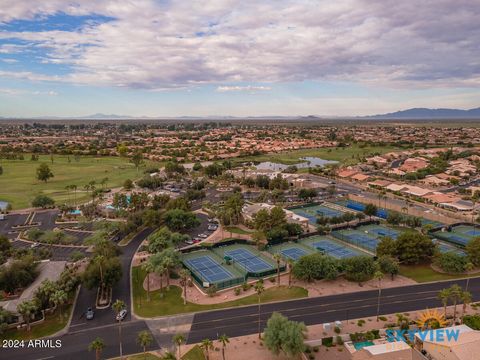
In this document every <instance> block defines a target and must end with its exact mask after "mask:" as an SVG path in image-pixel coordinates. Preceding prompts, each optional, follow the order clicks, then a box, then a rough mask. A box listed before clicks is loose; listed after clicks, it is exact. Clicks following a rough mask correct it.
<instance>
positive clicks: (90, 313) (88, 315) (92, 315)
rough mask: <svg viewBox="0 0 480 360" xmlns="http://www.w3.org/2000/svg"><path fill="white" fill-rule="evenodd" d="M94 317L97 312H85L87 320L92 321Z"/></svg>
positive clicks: (90, 310) (88, 310)
mask: <svg viewBox="0 0 480 360" xmlns="http://www.w3.org/2000/svg"><path fill="white" fill-rule="evenodd" d="M94 316H95V312H94V311H93V310H92V308H88V309H87V311H86V312H85V318H86V319H87V320H92V319H93V317H94Z"/></svg>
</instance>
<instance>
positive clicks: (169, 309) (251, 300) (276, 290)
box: [132, 266, 308, 317]
mask: <svg viewBox="0 0 480 360" xmlns="http://www.w3.org/2000/svg"><path fill="white" fill-rule="evenodd" d="M145 276H146V274H145V271H143V270H142V269H141V268H140V267H138V266H137V267H134V268H133V269H132V282H133V302H134V310H135V313H136V314H137V315H139V316H142V317H155V316H165V315H173V314H180V313H190V312H197V311H205V310H214V309H224V308H228V307H234V306H241V305H252V304H256V303H257V301H258V298H257V295H250V296H247V297H244V298H241V299H237V300H232V301H228V302H224V303H221V304H212V305H198V304H193V303H190V302H187V305H183V299H182V298H181V295H182V289H180V288H179V287H178V286H170V290H163V292H162V293H160V290H156V291H151V292H150V302H147V292H146V291H145V290H144V289H143V287H142V284H143V280H144V279H145ZM307 296H308V291H307V290H306V289H304V288H301V287H296V286H292V287H291V288H290V289H288V288H287V287H285V286H280V287H273V288H270V289H267V290H266V291H265V292H264V293H263V294H262V295H261V302H262V303H267V302H272V301H280V300H289V299H298V298H303V297H307Z"/></svg>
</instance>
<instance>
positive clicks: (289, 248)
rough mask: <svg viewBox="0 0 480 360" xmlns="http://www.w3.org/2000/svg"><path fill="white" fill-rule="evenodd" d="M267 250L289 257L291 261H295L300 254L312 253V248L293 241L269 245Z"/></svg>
mask: <svg viewBox="0 0 480 360" xmlns="http://www.w3.org/2000/svg"><path fill="white" fill-rule="evenodd" d="M268 251H269V252H270V253H272V254H280V255H282V257H283V258H285V259H291V260H293V261H297V260H298V259H299V258H301V257H302V256H305V255H308V254H312V253H313V250H312V249H310V248H308V247H305V246H302V245H300V244H296V243H294V242H287V243H283V244H279V245H274V246H271V247H270V248H269V249H268Z"/></svg>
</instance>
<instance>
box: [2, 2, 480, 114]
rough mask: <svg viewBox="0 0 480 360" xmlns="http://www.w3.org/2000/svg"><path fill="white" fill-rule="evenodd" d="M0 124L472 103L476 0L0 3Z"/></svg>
mask: <svg viewBox="0 0 480 360" xmlns="http://www.w3.org/2000/svg"><path fill="white" fill-rule="evenodd" d="M0 5H1V6H0V116H3V117H34V116H85V115H90V114H94V113H104V114H118V115H128V116H152V117H162V116H163V117H175V116H221V115H223V116H227V115H230V116H270V115H282V116H298V115H321V116H349V115H367V114H379V113H386V112H393V111H397V110H401V109H407V108H411V107H430V108H439V107H448V108H461V109H469V108H475V107H479V106H480V101H479V100H480V22H479V21H478V19H479V18H480V1H477V0H449V1H448V0H422V1H417V0H402V1H398V0H395V1H393V0H335V1H331V0H316V1H315V0H295V1H291V0H265V1H262V0H255V1H253V0H252V1H251V0H242V1H231V0H215V1H209V0H203V1H196V0H189V1H181V0H178V1H177V0H170V1H169V0H117V1H114V0H77V1H69V0H42V1H31V0H0Z"/></svg>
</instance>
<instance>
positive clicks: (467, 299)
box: [462, 291, 472, 323]
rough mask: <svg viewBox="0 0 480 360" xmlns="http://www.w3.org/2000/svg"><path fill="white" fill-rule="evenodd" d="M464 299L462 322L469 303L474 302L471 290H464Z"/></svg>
mask: <svg viewBox="0 0 480 360" xmlns="http://www.w3.org/2000/svg"><path fill="white" fill-rule="evenodd" d="M462 301H463V306H462V323H463V317H464V316H465V312H466V311H467V305H468V304H470V303H471V302H472V294H471V293H470V292H469V291H463V292H462Z"/></svg>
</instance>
